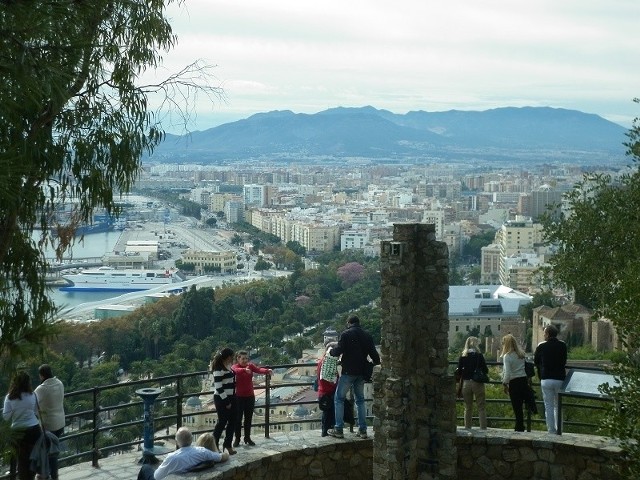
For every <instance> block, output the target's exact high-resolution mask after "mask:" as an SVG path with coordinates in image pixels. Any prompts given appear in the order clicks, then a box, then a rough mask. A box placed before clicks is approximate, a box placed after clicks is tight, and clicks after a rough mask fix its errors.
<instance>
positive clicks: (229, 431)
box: [211, 348, 236, 455]
mask: <svg viewBox="0 0 640 480" xmlns="http://www.w3.org/2000/svg"><path fill="white" fill-rule="evenodd" d="M232 364H233V350H231V349H230V348H223V349H222V351H220V352H217V353H216V355H215V357H214V358H213V361H212V362H211V369H212V370H213V389H214V394H213V403H214V404H215V406H216V413H217V414H218V421H217V422H216V426H215V427H214V429H213V436H214V437H215V440H216V445H220V437H221V436H222V432H225V435H224V443H223V444H222V448H223V449H225V448H226V449H227V450H228V451H229V455H233V454H235V453H236V451H235V450H234V449H233V448H232V447H231V440H232V439H233V430H234V427H235V420H236V397H235V388H236V382H235V375H234V373H233V370H231V365H232Z"/></svg>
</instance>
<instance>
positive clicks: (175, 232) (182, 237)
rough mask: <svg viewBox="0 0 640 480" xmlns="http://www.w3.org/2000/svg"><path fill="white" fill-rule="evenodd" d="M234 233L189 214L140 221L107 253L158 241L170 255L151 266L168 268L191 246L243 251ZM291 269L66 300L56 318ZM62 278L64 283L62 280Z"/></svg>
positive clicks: (91, 315)
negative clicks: (70, 303) (130, 244)
mask: <svg viewBox="0 0 640 480" xmlns="http://www.w3.org/2000/svg"><path fill="white" fill-rule="evenodd" d="M233 234H234V232H233V231H229V230H222V229H211V228H209V229H202V228H198V227H197V226H196V225H195V224H194V223H193V222H192V221H191V219H188V218H179V219H176V221H174V222H171V223H162V222H137V223H135V224H133V225H130V226H128V227H127V228H126V229H125V230H123V231H122V232H121V234H120V236H119V238H118V240H117V242H116V245H115V246H114V248H113V251H112V252H104V253H105V254H116V252H125V251H126V247H127V243H128V242H131V241H133V242H143V241H157V242H158V245H159V251H163V252H166V253H167V254H166V257H167V258H163V259H158V260H155V261H154V263H153V265H149V268H156V269H165V270H168V269H172V268H174V267H175V261H176V260H177V259H179V258H181V257H182V254H183V252H185V251H187V250H189V249H194V250H205V251H224V250H227V251H233V252H235V253H237V254H239V255H240V254H241V251H240V250H239V247H235V246H232V245H231V244H230V239H231V237H232V236H233ZM84 241H85V242H87V241H91V236H90V235H87V236H85V240H84ZM242 255H246V252H243V253H242ZM253 261H255V259H254V260H253ZM247 263H250V262H247ZM290 273H291V272H286V271H266V272H255V271H249V270H247V271H244V272H239V273H234V274H214V275H201V276H189V277H187V278H186V279H185V281H183V282H177V283H171V284H166V285H161V286H158V287H154V288H151V289H149V290H143V291H135V292H122V294H118V292H114V293H113V295H110V296H109V298H101V299H98V300H96V301H87V302H85V303H80V304H78V305H74V306H68V305H65V304H64V301H61V302H60V303H59V304H58V306H59V307H60V309H59V311H58V314H57V315H56V318H57V319H59V320H68V321H93V320H98V319H99V317H98V316H97V314H96V310H97V309H100V308H106V307H111V306H114V307H117V306H120V307H139V306H142V305H144V304H146V303H149V302H150V301H154V300H157V299H158V298H161V297H163V296H171V295H179V294H180V293H182V292H183V291H186V290H188V289H189V288H191V287H192V286H195V287H196V288H206V287H211V288H218V287H221V286H224V285H231V284H242V283H247V282H255V281H268V280H270V279H273V278H277V277H281V276H287V275H289V274H290ZM58 281H59V282H61V283H59V284H58ZM65 284H66V282H65V281H64V280H62V279H60V280H57V281H56V284H53V285H50V286H52V287H53V288H55V289H56V290H58V287H59V286H63V285H65ZM127 310H130V309H126V308H123V309H122V311H123V313H126V311H127Z"/></svg>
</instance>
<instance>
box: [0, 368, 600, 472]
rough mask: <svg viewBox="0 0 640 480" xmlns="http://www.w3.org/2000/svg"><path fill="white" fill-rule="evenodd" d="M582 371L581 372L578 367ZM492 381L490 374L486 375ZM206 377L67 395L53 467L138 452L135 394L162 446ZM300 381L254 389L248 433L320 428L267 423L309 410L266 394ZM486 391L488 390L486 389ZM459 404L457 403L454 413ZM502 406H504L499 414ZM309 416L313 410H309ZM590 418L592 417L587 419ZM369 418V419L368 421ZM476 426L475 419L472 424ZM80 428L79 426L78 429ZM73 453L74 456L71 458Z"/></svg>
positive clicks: (490, 405) (530, 421)
mask: <svg viewBox="0 0 640 480" xmlns="http://www.w3.org/2000/svg"><path fill="white" fill-rule="evenodd" d="M455 365H456V363H455V362H450V374H451V375H453V370H454V369H455ZM487 365H488V366H490V367H492V368H493V367H495V366H498V365H500V364H498V363H497V362H487ZM315 366H316V364H315V363H294V364H285V365H273V366H269V368H271V369H273V370H276V369H288V368H296V367H297V368H301V367H302V368H309V367H311V368H313V371H314V372H315ZM580 368H581V369H584V367H580ZM593 370H594V371H601V369H593ZM492 374H494V377H495V372H492ZM208 375H209V372H208V371H199V372H192V373H182V374H176V375H168V376H163V377H156V378H146V379H140V380H134V381H122V382H120V383H116V384H111V385H102V386H97V387H93V388H90V389H85V390H78V391H74V392H68V393H66V394H65V408H66V411H67V412H70V413H68V414H67V416H66V419H67V422H66V425H67V426H66V428H65V434H64V435H63V436H62V437H61V445H62V449H61V450H62V452H61V457H60V458H59V464H60V466H61V467H64V466H68V465H71V464H75V463H81V462H86V461H90V462H91V464H92V465H93V466H94V467H97V466H98V461H99V459H100V458H101V457H104V456H107V455H110V454H111V453H115V452H124V451H131V449H133V448H137V450H138V451H140V452H141V456H142V451H141V445H142V443H143V438H142V431H143V424H144V420H143V404H144V402H143V401H142V399H141V398H140V399H138V398H139V397H138V398H136V394H135V391H136V390H138V389H140V388H148V387H153V388H162V389H163V393H162V394H161V395H160V396H159V397H158V398H157V399H156V401H155V404H154V405H155V414H154V418H153V422H154V427H155V432H156V434H155V436H154V439H153V441H154V442H155V443H156V444H162V443H163V442H165V441H166V440H170V439H172V435H170V434H169V433H170V432H169V427H170V426H171V427H172V428H173V427H174V426H175V427H176V428H179V427H181V426H183V424H184V423H185V419H186V418H188V417H193V418H196V417H198V416H201V415H209V416H210V415H212V413H214V412H215V410H205V411H189V412H187V413H185V411H184V409H183V405H184V404H185V402H186V401H187V399H188V398H190V397H199V396H202V395H213V393H214V392H213V390H203V384H204V380H205V379H206V378H207V376H208ZM301 378H302V379H301V380H300V381H285V380H283V381H277V382H276V381H274V380H273V378H271V377H269V376H266V377H265V382H264V385H260V386H256V387H255V390H256V391H258V392H259V391H261V390H263V391H264V404H263V405H262V404H260V405H256V408H257V409H262V408H263V409H264V421H262V422H260V421H258V422H254V424H253V427H254V428H258V429H260V428H263V429H264V436H265V437H266V438H268V437H269V434H270V432H271V431H272V429H273V428H274V427H278V426H281V425H288V424H296V423H298V424H303V423H318V424H319V423H320V419H319V418H315V417H314V418H295V419H289V418H287V419H286V420H282V421H273V420H272V418H271V409H272V407H274V406H275V405H277V406H278V407H288V406H294V405H295V406H299V405H312V406H316V405H317V401H316V400H315V397H314V399H313V400H306V401H295V400H294V401H278V402H277V404H275V405H274V404H272V398H271V397H272V395H271V394H272V392H273V390H274V389H275V388H280V387H300V388H301V389H304V388H309V389H310V388H311V387H312V384H313V381H312V380H309V376H301ZM487 385H488V386H491V385H497V386H500V387H501V382H500V381H496V380H492V381H491V382H490V383H489V384H487ZM533 386H534V388H537V387H538V386H539V384H538V383H533ZM489 388H490V387H489ZM538 398H539V399H540V400H539V401H538V402H537V405H538V407H539V411H540V412H542V408H543V402H542V401H541V395H539V397H538ZM367 402H372V399H367ZM486 402H487V420H488V423H489V426H491V427H495V428H511V427H512V425H513V422H514V417H513V412H512V410H511V404H510V401H509V398H508V397H507V396H505V395H504V393H501V398H487V400H486ZM461 404H462V400H458V409H459V410H460V405H461ZM504 406H508V409H505V408H504ZM563 408H564V409H565V412H566V411H567V410H568V411H571V409H572V408H577V409H579V410H584V409H589V410H594V411H596V410H602V409H603V407H602V406H601V405H600V406H598V405H588V404H585V403H584V402H580V403H564V404H563ZM127 409H128V410H129V412H128V413H129V416H128V417H127V416H126V415H124V414H123V415H121V416H122V417H125V420H124V421H120V420H119V419H118V417H119V412H126V410H127ZM310 410H313V409H310ZM491 410H494V412H493V413H494V414H493V415H492V414H491ZM500 410H501V411H502V412H504V411H506V412H508V413H510V415H508V414H502V413H501V412H500ZM590 416H591V418H593V415H590ZM372 418H373V417H369V418H368V419H369V420H371V419H372ZM462 418H463V417H462V416H461V415H458V423H459V424H461V423H462ZM476 421H477V419H476ZM83 422H84V423H83ZM537 424H540V425H542V426H544V418H542V416H539V417H536V418H533V417H532V416H531V415H530V414H529V415H527V416H526V425H527V430H529V431H530V430H531V428H532V426H533V425H537ZM596 426H597V425H596V424H595V423H591V422H583V421H572V420H569V419H565V421H564V428H565V431H575V429H582V428H583V429H585V430H586V431H585V432H584V433H593V432H594V431H595V429H596ZM212 427H213V425H211V426H210V427H209V428H204V429H197V428H192V432H193V433H194V434H199V433H203V432H206V431H211V429H212ZM165 428H166V430H165V435H162V434H160V435H159V434H158V432H160V431H162V430H163V429H165ZM74 450H75V453H74ZM8 478H11V477H10V475H9V474H5V475H0V480H4V479H8Z"/></svg>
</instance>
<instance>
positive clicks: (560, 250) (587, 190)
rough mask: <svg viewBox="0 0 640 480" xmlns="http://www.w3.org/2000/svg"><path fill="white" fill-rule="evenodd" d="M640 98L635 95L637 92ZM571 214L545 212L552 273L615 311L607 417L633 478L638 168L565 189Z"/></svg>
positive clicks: (638, 365) (637, 471)
mask: <svg viewBox="0 0 640 480" xmlns="http://www.w3.org/2000/svg"><path fill="white" fill-rule="evenodd" d="M635 101H636V102H638V100H637V99H636V100H635ZM628 137H629V142H628V143H627V144H626V146H627V147H628V152H627V153H628V154H629V155H630V156H631V157H632V158H633V160H634V161H636V162H637V161H638V160H640V120H639V119H635V121H634V124H633V127H632V129H631V130H630V131H629V132H628ZM565 204H566V205H567V206H568V208H569V211H570V212H571V213H570V215H568V216H566V217H562V216H560V217H551V216H546V217H545V218H544V219H543V224H544V229H545V235H546V237H547V240H548V241H549V242H550V243H552V244H554V245H556V246H557V252H556V254H555V255H554V256H553V257H552V258H551V260H550V264H551V271H550V272H548V273H550V274H551V275H552V277H551V278H552V280H553V281H554V282H556V283H558V284H561V285H565V286H567V287H568V288H570V289H573V290H574V291H575V301H576V302H577V303H581V304H582V305H585V306H587V307H590V308H592V309H594V310H595V312H596V315H602V316H604V317H606V318H609V319H611V321H612V322H613V323H614V325H615V327H616V330H617V333H618V335H619V336H620V338H621V340H622V342H623V345H624V347H625V348H626V350H627V352H631V353H630V354H628V355H624V356H620V357H618V358H617V360H618V361H619V363H617V364H616V365H615V367H614V368H613V369H612V372H613V373H614V374H615V375H616V377H617V378H618V379H619V382H620V383H619V385H618V386H615V387H610V388H606V389H604V391H605V392H606V393H608V394H609V395H611V396H612V397H613V398H614V399H615V400H616V407H617V408H615V409H611V410H610V415H609V416H608V418H607V422H606V425H607V426H608V428H609V429H610V431H611V434H612V435H613V436H614V437H616V438H619V439H620V440H621V442H622V445H623V447H624V448H625V450H626V451H627V453H628V455H629V459H630V461H631V467H630V478H638V476H640V428H639V427H638V425H640V404H639V400H638V394H637V393H638V391H639V390H640V362H639V361H638V358H637V356H636V354H635V352H637V351H638V350H639V347H640V322H638V321H637V318H638V315H640V296H638V290H639V289H640V263H639V262H638V261H637V258H638V256H639V254H640V171H639V170H638V167H637V164H636V166H635V168H633V169H632V170H631V171H630V172H629V173H625V174H623V175H620V176H619V177H617V178H612V177H610V176H607V175H600V174H594V175H586V176H585V177H584V178H583V180H582V181H581V182H579V183H578V184H577V185H576V186H575V188H574V189H573V190H572V191H570V192H568V193H567V194H566V195H565Z"/></svg>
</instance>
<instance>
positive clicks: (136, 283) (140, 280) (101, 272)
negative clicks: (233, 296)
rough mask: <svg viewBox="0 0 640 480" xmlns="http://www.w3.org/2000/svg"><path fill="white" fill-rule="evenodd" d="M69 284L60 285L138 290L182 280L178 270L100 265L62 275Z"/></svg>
mask: <svg viewBox="0 0 640 480" xmlns="http://www.w3.org/2000/svg"><path fill="white" fill-rule="evenodd" d="M62 278H64V279H65V280H66V281H67V282H69V285H66V286H64V287H60V290H62V291H63V292H74V291H84V292H92V291H93V292H109V291H127V292H136V291H140V290H149V289H150V288H154V287H160V286H162V285H169V284H172V283H178V282H182V281H183V280H184V279H183V278H182V277H181V276H180V274H179V273H178V271H177V270H138V269H122V270H118V269H115V268H112V267H100V268H91V269H87V270H83V271H81V272H79V273H74V274H68V275H62Z"/></svg>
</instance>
